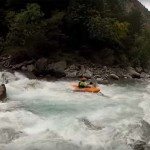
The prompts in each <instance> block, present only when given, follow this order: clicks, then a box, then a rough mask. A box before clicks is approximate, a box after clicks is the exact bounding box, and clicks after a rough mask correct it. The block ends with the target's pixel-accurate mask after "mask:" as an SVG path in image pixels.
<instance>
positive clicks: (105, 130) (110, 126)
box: [0, 72, 150, 150]
mask: <svg viewBox="0 0 150 150" xmlns="http://www.w3.org/2000/svg"><path fill="white" fill-rule="evenodd" d="M6 74H7V73H6ZM8 78H11V80H9V82H8V83H7V84H6V88H7V95H8V98H9V102H7V103H4V104H0V122H1V123H0V128H4V127H9V128H13V129H15V130H17V131H20V132H23V133H24V135H25V136H23V137H20V138H18V139H15V140H14V141H12V142H11V143H9V144H8V145H0V148H1V147H3V149H4V150H5V149H6V150H8V149H9V148H10V147H11V148H12V150H13V149H14V150H19V149H20V148H21V149H22V150H26V149H29V148H30V149H34V148H37V147H39V148H40V146H41V145H43V147H44V146H47V148H48V147H53V149H56V148H58V145H57V144H56V143H61V144H60V145H62V149H64V150H65V148H66V147H67V146H68V143H69V146H68V147H69V148H70V149H71V147H72V149H86V150H88V149H90V150H92V149H93V150H96V149H104V150H129V149H130V147H129V146H128V143H131V142H132V140H133V139H134V140H141V138H142V133H141V126H140V121H141V120H142V119H143V110H144V114H145V115H144V119H145V120H149V118H150V111H149V107H150V102H149V100H148V99H147V97H148V96H149V93H148V92H147V91H146V93H144V94H146V95H145V96H143V94H141V88H142V87H141V88H139V85H136V84H135V86H130V85H126V86H119V85H115V84H114V85H109V86H105V85H99V86H100V87H101V89H102V92H103V93H104V94H105V95H107V96H108V97H109V98H108V97H103V96H101V95H100V94H92V93H79V92H78V93H75V92H73V91H72V90H71V83H70V82H65V81H57V82H46V81H39V80H29V79H28V78H26V77H25V76H23V75H21V74H19V73H17V72H16V73H15V74H9V75H8ZM147 88H148V87H147ZM143 91H144V89H143ZM143 91H142V92H143ZM146 99H147V100H146ZM139 106H140V107H139ZM81 118H87V120H88V121H89V123H91V124H92V125H94V126H98V127H102V128H101V129H98V130H96V129H92V128H89V127H88V125H86V123H84V122H82V121H80V120H81ZM149 122H150V120H149ZM54 141H55V142H54ZM42 143H43V144H42ZM54 143H55V144H54ZM66 143H67V146H66ZM30 149H29V150H30ZM45 149H46V147H45ZM58 149H59V148H58ZM62 149H61V150H62Z"/></svg>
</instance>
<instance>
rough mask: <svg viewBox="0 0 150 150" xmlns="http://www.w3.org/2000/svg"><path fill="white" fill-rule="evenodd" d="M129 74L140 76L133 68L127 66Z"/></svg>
mask: <svg viewBox="0 0 150 150" xmlns="http://www.w3.org/2000/svg"><path fill="white" fill-rule="evenodd" d="M128 71H129V74H130V75H131V76H132V78H138V79H139V78H141V75H140V73H138V72H136V71H135V69H134V68H132V67H129V68H128Z"/></svg>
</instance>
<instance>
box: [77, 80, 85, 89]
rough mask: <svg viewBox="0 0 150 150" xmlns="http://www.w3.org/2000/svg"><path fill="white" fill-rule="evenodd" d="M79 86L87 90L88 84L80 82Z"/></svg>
mask: <svg viewBox="0 0 150 150" xmlns="http://www.w3.org/2000/svg"><path fill="white" fill-rule="evenodd" d="M78 86H79V88H85V87H86V82H84V81H80V82H79V85H78Z"/></svg>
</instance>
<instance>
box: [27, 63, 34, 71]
mask: <svg viewBox="0 0 150 150" xmlns="http://www.w3.org/2000/svg"><path fill="white" fill-rule="evenodd" d="M35 70H36V68H35V66H34V65H33V64H32V65H28V66H27V71H29V72H33V71H35Z"/></svg>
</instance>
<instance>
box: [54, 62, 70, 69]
mask: <svg viewBox="0 0 150 150" xmlns="http://www.w3.org/2000/svg"><path fill="white" fill-rule="evenodd" d="M51 67H52V69H54V70H57V71H64V70H65V69H66V68H67V63H66V61H59V62H56V63H54V64H52V66H51Z"/></svg>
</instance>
